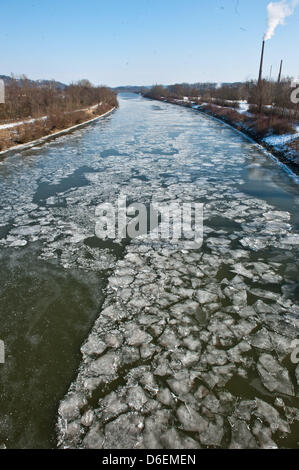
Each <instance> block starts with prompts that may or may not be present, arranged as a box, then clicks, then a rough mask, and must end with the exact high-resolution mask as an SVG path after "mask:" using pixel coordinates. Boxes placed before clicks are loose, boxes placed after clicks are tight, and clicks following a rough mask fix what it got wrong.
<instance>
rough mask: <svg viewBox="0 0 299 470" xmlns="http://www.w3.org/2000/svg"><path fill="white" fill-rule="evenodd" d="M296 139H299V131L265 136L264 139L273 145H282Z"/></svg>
mask: <svg viewBox="0 0 299 470" xmlns="http://www.w3.org/2000/svg"><path fill="white" fill-rule="evenodd" d="M297 129H298V126H297ZM296 139H299V132H297V133H296V134H283V135H270V136H269V137H265V138H264V139H263V141H264V142H266V143H267V144H269V145H272V146H273V147H282V146H283V145H286V144H289V143H290V142H292V141H293V140H296Z"/></svg>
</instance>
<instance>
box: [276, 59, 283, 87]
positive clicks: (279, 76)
mask: <svg viewBox="0 0 299 470" xmlns="http://www.w3.org/2000/svg"><path fill="white" fill-rule="evenodd" d="M282 64H283V61H282V60H281V61H280V69H279V74H278V80H277V83H278V85H279V84H280V81H281V72H282Z"/></svg>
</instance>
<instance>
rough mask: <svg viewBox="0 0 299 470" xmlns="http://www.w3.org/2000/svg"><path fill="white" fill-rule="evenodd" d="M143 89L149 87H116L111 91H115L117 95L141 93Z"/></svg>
mask: <svg viewBox="0 0 299 470" xmlns="http://www.w3.org/2000/svg"><path fill="white" fill-rule="evenodd" d="M144 88H148V89H150V88H151V87H150V86H132V85H128V86H118V87H115V88H112V89H113V90H114V91H116V92H117V93H141V90H142V89H144Z"/></svg>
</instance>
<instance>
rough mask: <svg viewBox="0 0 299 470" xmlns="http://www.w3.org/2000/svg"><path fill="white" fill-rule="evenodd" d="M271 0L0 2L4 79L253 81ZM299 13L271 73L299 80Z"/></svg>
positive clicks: (281, 38) (280, 34)
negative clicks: (6, 76) (7, 77)
mask: <svg viewBox="0 0 299 470" xmlns="http://www.w3.org/2000/svg"><path fill="white" fill-rule="evenodd" d="M268 3H269V0H109V1H108V0H0V20H1V28H0V41H1V55H0V75H10V74H11V73H14V74H16V75H20V74H25V75H27V76H28V77H29V78H32V79H35V80H36V79H56V80H58V81H62V82H64V83H70V82H72V81H77V80H79V79H82V78H87V79H89V80H90V81H91V82H92V83H94V84H95V85H99V84H105V85H108V86H120V85H152V84H155V83H161V84H171V83H181V82H188V83H195V82H206V81H209V82H233V81H244V80H248V79H255V78H256V77H257V74H258V68H259V59H260V49H261V42H262V39H263V35H264V32H265V29H266V20H267V10H266V8H267V4H268ZM298 44H299V6H298V7H297V9H296V10H295V13H294V15H293V16H291V17H289V18H287V20H286V25H285V26H278V28H277V30H276V33H275V36H274V37H273V38H272V39H271V40H270V41H267V43H266V49H265V69H264V70H265V74H266V75H269V74H270V67H271V65H272V70H273V72H272V73H273V76H276V75H277V74H278V69H279V63H280V60H281V59H284V75H288V76H293V77H298V76H299V60H298V59H299V57H298V56H299V49H298Z"/></svg>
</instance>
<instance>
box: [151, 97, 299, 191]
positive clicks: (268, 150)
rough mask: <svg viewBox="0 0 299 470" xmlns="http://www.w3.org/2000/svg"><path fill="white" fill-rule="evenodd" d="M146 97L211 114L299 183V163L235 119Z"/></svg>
mask: <svg viewBox="0 0 299 470" xmlns="http://www.w3.org/2000/svg"><path fill="white" fill-rule="evenodd" d="M144 98H147V99H150V100H152V101H161V102H162V103H168V104H172V105H174V106H182V107H184V108H188V109H193V110H194V111H197V112H199V113H200V114H202V115H203V116H209V117H211V118H213V119H215V120H216V121H219V122H221V123H222V124H225V125H227V126H228V127H230V128H232V129H234V130H235V131H236V132H238V133H239V134H241V135H242V136H243V137H245V138H247V139H248V140H249V141H250V142H252V143H253V144H255V145H256V146H257V147H258V148H259V149H260V150H261V151H262V152H263V153H265V154H266V155H267V156H268V157H269V158H271V160H273V161H274V162H275V163H276V164H277V165H279V166H280V168H281V169H282V170H283V171H285V172H286V173H287V174H288V175H289V176H290V177H291V178H292V179H293V180H294V181H295V183H296V184H299V165H296V163H294V162H292V161H291V160H290V159H289V158H288V157H287V155H286V153H285V152H283V151H280V150H277V149H276V148H275V147H274V146H272V145H270V144H268V143H266V142H264V141H263V139H260V138H258V137H257V136H256V135H255V134H254V133H252V132H250V131H249V130H247V129H245V128H240V124H239V123H236V122H234V121H230V120H228V119H226V118H225V117H221V116H218V115H217V116H216V115H214V114H213V113H212V112H208V111H207V110H205V109H201V108H200V107H199V108H195V107H192V106H190V105H189V104H186V103H174V102H172V101H168V100H167V99H154V98H150V97H147V96H144Z"/></svg>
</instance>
